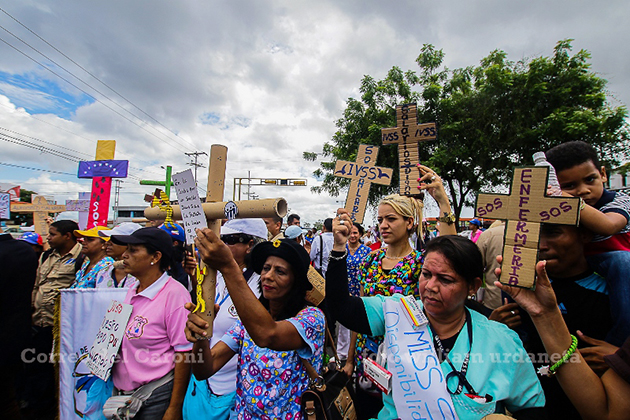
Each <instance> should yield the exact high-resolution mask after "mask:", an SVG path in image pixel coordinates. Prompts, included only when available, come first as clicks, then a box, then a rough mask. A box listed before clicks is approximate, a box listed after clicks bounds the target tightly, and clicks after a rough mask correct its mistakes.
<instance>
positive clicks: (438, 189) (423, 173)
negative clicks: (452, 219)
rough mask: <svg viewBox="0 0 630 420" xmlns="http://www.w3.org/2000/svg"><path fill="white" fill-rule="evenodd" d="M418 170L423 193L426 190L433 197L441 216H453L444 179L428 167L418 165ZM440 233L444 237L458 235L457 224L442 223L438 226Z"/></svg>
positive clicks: (420, 187)
mask: <svg viewBox="0 0 630 420" xmlns="http://www.w3.org/2000/svg"><path fill="white" fill-rule="evenodd" d="M418 170H419V172H420V178H418V181H420V186H419V187H418V189H419V190H421V191H422V190H426V191H427V192H428V193H429V194H430V195H431V197H433V199H434V200H435V201H436V202H437V204H438V207H439V208H440V216H448V215H449V214H451V213H452V212H453V210H452V209H451V202H450V201H449V199H448V196H447V195H446V190H445V189H444V183H443V182H442V178H440V177H439V175H438V174H437V173H435V171H433V170H432V169H431V168H429V167H428V166H424V165H420V164H418ZM438 231H439V232H440V235H442V236H443V235H457V229H456V227H455V223H450V224H449V223H444V222H441V223H440V224H438Z"/></svg>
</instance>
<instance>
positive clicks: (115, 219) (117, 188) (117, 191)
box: [114, 179, 124, 226]
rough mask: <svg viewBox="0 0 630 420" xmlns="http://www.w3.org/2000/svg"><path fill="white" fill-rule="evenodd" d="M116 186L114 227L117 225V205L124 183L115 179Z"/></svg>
mask: <svg viewBox="0 0 630 420" xmlns="http://www.w3.org/2000/svg"><path fill="white" fill-rule="evenodd" d="M114 182H116V185H115V186H114V226H116V224H117V223H118V205H119V204H120V190H121V189H122V187H121V186H120V184H122V183H123V182H124V181H123V180H122V179H115V180H114Z"/></svg>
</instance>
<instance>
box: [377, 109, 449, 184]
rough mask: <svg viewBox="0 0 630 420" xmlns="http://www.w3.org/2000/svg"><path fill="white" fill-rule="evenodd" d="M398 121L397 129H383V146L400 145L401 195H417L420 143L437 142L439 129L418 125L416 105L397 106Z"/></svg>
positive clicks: (429, 124)
mask: <svg viewBox="0 0 630 420" xmlns="http://www.w3.org/2000/svg"><path fill="white" fill-rule="evenodd" d="M396 120H397V124H396V127H393V128H383V129H381V138H382V141H383V145H387V144H397V145H398V163H399V165H400V195H415V194H418V186H419V185H420V183H419V182H418V172H417V171H416V170H415V169H416V165H417V164H418V163H420V158H419V153H420V152H419V150H418V147H419V144H420V142H423V141H428V140H435V139H436V138H437V128H436V126H435V123H425V124H418V108H417V106H416V104H404V105H398V106H396Z"/></svg>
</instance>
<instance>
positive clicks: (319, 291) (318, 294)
mask: <svg viewBox="0 0 630 420" xmlns="http://www.w3.org/2000/svg"><path fill="white" fill-rule="evenodd" d="M306 277H307V278H308V281H309V282H310V283H311V284H312V285H313V288H312V289H311V290H308V291H307V292H306V301H307V302H310V303H312V304H313V305H315V306H317V305H319V304H320V303H322V300H324V298H325V297H326V279H325V278H324V277H322V275H321V274H319V272H318V271H317V270H315V267H313V266H312V265H311V266H309V267H308V272H307V273H306Z"/></svg>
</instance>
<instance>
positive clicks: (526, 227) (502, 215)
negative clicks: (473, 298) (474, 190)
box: [475, 166, 580, 289]
mask: <svg viewBox="0 0 630 420" xmlns="http://www.w3.org/2000/svg"><path fill="white" fill-rule="evenodd" d="M548 171H549V168H548V167H546V166H531V167H521V168H516V169H515V170H514V177H513V178H512V186H511V189H510V194H508V195H505V194H479V195H478V196H477V203H476V205H475V216H477V217H485V218H489V219H506V220H507V223H506V229H505V239H504V243H503V263H502V268H501V277H500V278H499V281H500V282H501V283H503V284H507V285H510V286H518V287H524V288H529V289H531V288H533V287H534V284H535V281H536V260H537V259H538V243H539V240H540V224H541V223H554V224H563V225H577V224H578V222H579V220H580V199H579V198H577V197H562V196H560V197H548V196H547V194H546V191H547V184H548V182H547V177H548Z"/></svg>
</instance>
